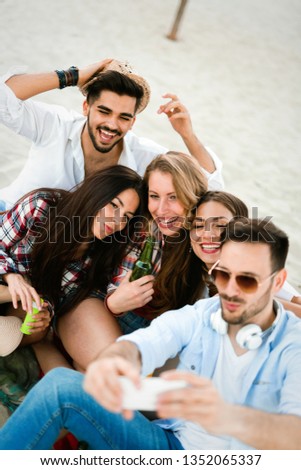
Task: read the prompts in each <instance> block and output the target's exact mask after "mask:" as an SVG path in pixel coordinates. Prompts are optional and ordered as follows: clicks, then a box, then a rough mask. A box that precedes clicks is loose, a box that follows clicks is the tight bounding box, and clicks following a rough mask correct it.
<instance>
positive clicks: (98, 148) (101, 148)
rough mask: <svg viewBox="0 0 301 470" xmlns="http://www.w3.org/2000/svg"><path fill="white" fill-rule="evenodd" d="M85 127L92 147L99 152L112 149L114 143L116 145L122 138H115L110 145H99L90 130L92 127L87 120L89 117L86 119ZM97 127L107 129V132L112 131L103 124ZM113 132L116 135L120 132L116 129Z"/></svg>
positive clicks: (106, 151)
mask: <svg viewBox="0 0 301 470" xmlns="http://www.w3.org/2000/svg"><path fill="white" fill-rule="evenodd" d="M87 128H88V132H89V136H90V139H91V142H92V144H93V147H94V148H95V150H97V151H98V152H100V153H108V152H110V151H111V150H112V148H114V147H115V145H117V144H118V143H119V142H120V141H121V140H122V137H120V139H118V140H116V142H114V144H112V145H111V146H110V147H106V146H105V147H104V146H100V145H98V144H97V141H96V138H95V136H94V134H93V130H92V127H91V126H90V122H89V117H88V119H87ZM97 129H103V130H105V131H108V132H114V131H112V130H111V129H108V128H107V127H105V126H100V127H99V128H97ZM115 133H116V135H120V132H118V131H115Z"/></svg>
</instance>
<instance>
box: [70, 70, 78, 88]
mask: <svg viewBox="0 0 301 470" xmlns="http://www.w3.org/2000/svg"><path fill="white" fill-rule="evenodd" d="M68 72H70V73H71V76H72V83H71V85H69V83H68V85H69V86H76V85H77V83H78V68H77V67H75V65H71V67H70V68H69V69H68ZM68 85H67V86H68Z"/></svg>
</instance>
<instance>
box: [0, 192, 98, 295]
mask: <svg viewBox="0 0 301 470" xmlns="http://www.w3.org/2000/svg"><path fill="white" fill-rule="evenodd" d="M53 205H54V199H53V197H52V195H51V194H50V193H47V192H41V191H39V192H36V193H34V194H32V195H30V196H28V197H26V198H24V199H23V200H22V201H21V202H20V203H18V204H16V205H15V206H14V207H13V208H12V209H11V210H10V211H9V212H7V213H6V215H5V217H4V219H3V223H2V225H1V226H0V283H1V284H6V283H5V282H4V280H3V278H2V276H3V275H4V274H7V273H18V274H22V275H24V276H27V277H28V278H29V279H30V273H31V264H32V260H31V252H32V247H33V244H34V241H35V230H34V227H35V224H37V223H39V224H43V222H45V221H46V219H47V216H48V212H49V209H50V207H51V206H53ZM90 265H91V257H90V256H88V255H87V256H86V257H83V258H82V259H81V260H76V261H74V262H72V263H69V264H68V265H67V266H66V269H65V271H64V273H63V277H62V283H61V299H60V303H61V304H63V303H64V300H65V299H66V298H67V296H69V295H73V294H74V293H75V291H76V290H77V289H78V287H79V286H80V283H81V279H82V278H83V276H84V275H85V273H86V272H87V270H88V269H89V267H90ZM42 294H43V293H41V295H42Z"/></svg>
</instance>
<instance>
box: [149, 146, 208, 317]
mask: <svg viewBox="0 0 301 470" xmlns="http://www.w3.org/2000/svg"><path fill="white" fill-rule="evenodd" d="M155 170H159V171H161V172H162V173H168V174H170V175H171V176H172V182H173V185H174V188H175V191H176V195H177V198H178V199H179V201H180V202H181V203H182V204H183V206H184V208H185V209H186V217H185V222H184V224H183V228H182V229H181V230H180V232H179V233H178V234H177V240H176V243H175V240H173V239H174V238H175V237H172V236H171V237H166V238H165V244H164V249H163V255H162V264H161V269H160V271H159V273H158V275H157V276H156V279H155V284H154V289H155V296H154V298H153V300H152V302H151V303H150V305H151V307H152V308H153V310H154V312H155V313H156V314H160V313H162V312H165V311H166V310H169V309H171V308H179V307H181V306H183V305H185V304H186V303H188V299H189V298H190V296H191V293H190V292H189V284H188V280H187V276H186V273H187V272H188V266H187V260H188V258H189V257H188V256H187V252H188V249H189V245H190V241H189V232H188V230H189V228H190V222H191V219H192V215H193V212H194V210H195V207H196V205H197V203H198V201H199V199H200V197H201V196H203V195H204V194H205V193H206V191H207V178H206V177H205V175H204V174H203V172H202V169H201V167H200V165H199V164H198V163H197V161H196V160H195V158H193V157H191V156H189V155H186V154H185V153H181V152H174V151H170V152H167V153H165V154H162V155H158V156H157V157H156V158H155V159H154V160H153V161H152V162H151V163H150V164H149V165H148V167H147V169H146V172H145V175H144V178H143V179H144V183H145V185H146V186H148V181H149V177H150V174H151V173H152V172H153V171H155ZM179 259H181V260H184V262H183V263H180V264H179Z"/></svg>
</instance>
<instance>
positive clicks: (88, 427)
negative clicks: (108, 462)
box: [0, 368, 183, 450]
mask: <svg viewBox="0 0 301 470" xmlns="http://www.w3.org/2000/svg"><path fill="white" fill-rule="evenodd" d="M83 377H84V376H83V374H81V373H79V372H76V371H74V370H69V369H64V368H57V369H53V370H52V371H51V372H49V373H48V374H46V376H45V377H44V378H43V379H41V380H40V382H39V383H38V384H37V385H35V386H34V387H33V388H32V389H31V391H30V392H29V393H28V395H27V396H26V398H25V400H24V402H23V403H22V405H20V406H19V407H18V408H17V410H16V411H15V412H14V413H13V414H12V416H11V417H10V418H9V420H8V421H7V422H6V423H5V425H4V426H3V427H2V428H1V430H0V449H1V450H14V449H23V450H24V449H40V450H48V449H51V448H52V445H53V444H54V442H55V441H56V439H57V437H58V434H59V432H60V430H61V429H62V428H66V429H68V430H69V431H70V432H71V433H73V434H74V435H75V436H76V437H77V439H79V440H82V441H86V442H87V443H88V445H89V449H95V450H96V449H99V450H100V449H106V450H126V449H129V450H140V449H141V450H142V449H149V450H151V449H156V450H171V449H178V450H179V449H183V447H182V446H181V443H180V442H179V440H178V439H177V438H176V437H175V436H174V434H173V433H172V432H171V431H168V430H164V429H162V428H161V427H160V426H158V425H157V424H155V422H153V421H149V420H148V419H147V418H145V417H144V416H143V415H142V414H141V413H139V412H135V416H134V418H133V419H132V420H129V421H128V420H125V419H123V417H122V416H121V415H120V414H115V413H110V412H109V411H107V410H106V409H104V408H103V407H102V406H101V405H99V404H98V403H97V402H96V401H95V400H94V399H93V398H92V397H91V396H90V395H89V394H87V393H86V392H85V391H84V390H83V387H82V382H83Z"/></svg>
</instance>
